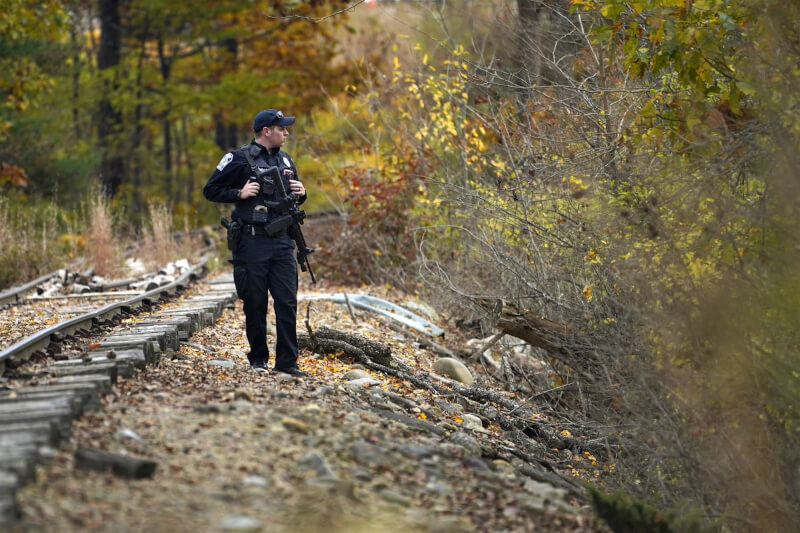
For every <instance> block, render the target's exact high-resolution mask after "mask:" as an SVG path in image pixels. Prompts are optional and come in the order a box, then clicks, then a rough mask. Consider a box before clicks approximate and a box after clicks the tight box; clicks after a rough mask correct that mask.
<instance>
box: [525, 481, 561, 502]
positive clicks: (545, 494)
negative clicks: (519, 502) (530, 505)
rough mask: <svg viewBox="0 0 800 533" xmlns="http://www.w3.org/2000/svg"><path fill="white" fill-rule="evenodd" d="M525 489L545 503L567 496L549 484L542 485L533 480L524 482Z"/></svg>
mask: <svg viewBox="0 0 800 533" xmlns="http://www.w3.org/2000/svg"><path fill="white" fill-rule="evenodd" d="M525 489H526V490H528V491H530V492H532V493H534V494H536V495H537V496H539V497H541V498H542V499H543V500H544V501H545V502H556V501H558V500H563V499H564V497H565V496H566V494H567V491H565V490H564V489H559V488H556V487H554V486H553V485H550V484H549V483H542V482H540V481H536V480H534V479H528V480H526V481H525Z"/></svg>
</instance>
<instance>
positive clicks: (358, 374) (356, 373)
mask: <svg viewBox="0 0 800 533" xmlns="http://www.w3.org/2000/svg"><path fill="white" fill-rule="evenodd" d="M343 377H344V380H345V381H353V380H356V379H362V378H371V377H372V376H370V375H369V374H368V373H367V372H366V371H365V370H360V369H355V370H350V371H349V372H347V373H346V374H345V375H344V376H343Z"/></svg>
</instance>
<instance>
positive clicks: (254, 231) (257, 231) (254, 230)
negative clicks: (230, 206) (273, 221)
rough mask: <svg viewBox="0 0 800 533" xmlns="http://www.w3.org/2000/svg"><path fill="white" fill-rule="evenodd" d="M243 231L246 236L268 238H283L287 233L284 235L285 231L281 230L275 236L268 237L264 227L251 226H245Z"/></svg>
mask: <svg viewBox="0 0 800 533" xmlns="http://www.w3.org/2000/svg"><path fill="white" fill-rule="evenodd" d="M243 229H244V233H246V234H248V235H252V236H254V237H255V236H256V235H267V236H268V237H285V236H286V235H288V233H286V230H285V229H282V230H281V231H279V232H278V233H276V234H275V235H269V234H268V233H267V229H266V228H265V227H264V226H255V225H253V224H245V225H244V227H243Z"/></svg>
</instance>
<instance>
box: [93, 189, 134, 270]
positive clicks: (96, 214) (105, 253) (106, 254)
mask: <svg viewBox="0 0 800 533" xmlns="http://www.w3.org/2000/svg"><path fill="white" fill-rule="evenodd" d="M123 256H124V254H123V245H122V240H121V238H120V237H119V235H118V232H117V231H116V230H115V224H114V216H113V215H112V213H111V204H110V202H109V200H108V198H107V197H106V196H105V195H104V194H101V193H99V192H95V193H94V194H92V198H91V199H90V201H89V227H88V235H87V247H86V252H85V257H86V260H87V261H88V262H89V266H91V268H93V269H94V272H95V273H96V274H98V275H100V276H103V277H112V278H113V277H116V276H119V275H121V274H122V273H123V272H124V269H123V266H122V265H123Z"/></svg>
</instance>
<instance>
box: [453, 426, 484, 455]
mask: <svg viewBox="0 0 800 533" xmlns="http://www.w3.org/2000/svg"><path fill="white" fill-rule="evenodd" d="M449 440H450V442H451V443H453V444H455V445H456V446H461V447H462V448H464V449H465V450H466V451H467V453H468V454H469V455H471V456H473V457H480V456H481V455H482V454H483V449H482V448H481V443H480V442H478V440H477V439H476V438H475V437H472V436H470V435H467V434H466V433H464V432H463V431H459V432H458V433H453V434H452V435H450V439H449Z"/></svg>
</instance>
